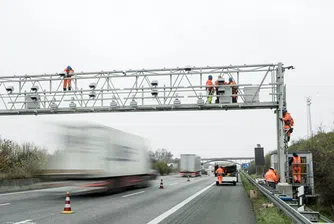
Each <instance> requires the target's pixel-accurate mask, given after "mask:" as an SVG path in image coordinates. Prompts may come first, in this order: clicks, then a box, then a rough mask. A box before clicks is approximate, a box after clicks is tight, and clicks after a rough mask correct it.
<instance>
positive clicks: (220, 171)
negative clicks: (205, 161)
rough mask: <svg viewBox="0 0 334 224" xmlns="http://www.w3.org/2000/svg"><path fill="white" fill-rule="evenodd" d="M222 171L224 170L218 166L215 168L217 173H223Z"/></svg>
mask: <svg viewBox="0 0 334 224" xmlns="http://www.w3.org/2000/svg"><path fill="white" fill-rule="evenodd" d="M223 173H224V170H223V169H222V168H220V167H219V168H218V169H217V170H216V174H217V175H223Z"/></svg>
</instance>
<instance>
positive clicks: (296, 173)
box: [289, 152, 302, 183]
mask: <svg viewBox="0 0 334 224" xmlns="http://www.w3.org/2000/svg"><path fill="white" fill-rule="evenodd" d="M301 162H302V160H301V158H300V156H299V155H298V154H297V153H295V152H294V153H293V154H292V158H291V159H290V160H289V165H290V166H291V164H292V175H293V181H294V182H295V183H301V182H302V177H301V173H302V167H301Z"/></svg>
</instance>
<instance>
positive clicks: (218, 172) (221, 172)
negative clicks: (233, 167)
mask: <svg viewBox="0 0 334 224" xmlns="http://www.w3.org/2000/svg"><path fill="white" fill-rule="evenodd" d="M216 174H217V178H218V182H219V184H221V183H222V182H223V174H224V170H223V167H221V166H220V167H219V168H218V169H217V170H216Z"/></svg>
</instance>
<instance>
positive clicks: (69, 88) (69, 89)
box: [63, 86, 72, 91]
mask: <svg viewBox="0 0 334 224" xmlns="http://www.w3.org/2000/svg"><path fill="white" fill-rule="evenodd" d="M71 89H72V88H71V87H70V86H69V87H68V91H71ZM63 90H64V91H66V88H63Z"/></svg>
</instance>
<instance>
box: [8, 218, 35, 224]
mask: <svg viewBox="0 0 334 224" xmlns="http://www.w3.org/2000/svg"><path fill="white" fill-rule="evenodd" d="M24 223H25V224H36V223H35V222H32V220H30V219H28V220H24V221H20V222H14V223H13V224H24Z"/></svg>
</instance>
